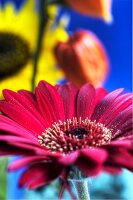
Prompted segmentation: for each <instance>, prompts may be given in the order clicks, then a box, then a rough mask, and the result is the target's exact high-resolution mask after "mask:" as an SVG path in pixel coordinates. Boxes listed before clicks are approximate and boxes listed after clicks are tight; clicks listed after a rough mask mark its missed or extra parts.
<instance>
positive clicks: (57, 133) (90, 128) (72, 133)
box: [38, 117, 112, 154]
mask: <svg viewBox="0 0 133 200" xmlns="http://www.w3.org/2000/svg"><path fill="white" fill-rule="evenodd" d="M111 138H112V132H111V130H110V129H108V128H106V127H105V126H104V125H103V124H102V123H96V121H91V120H89V119H88V118H86V119H84V120H82V119H81V117H80V118H79V119H77V118H73V119H68V120H67V121H66V122H61V121H59V122H58V123H54V124H52V128H47V129H46V130H45V131H44V132H43V133H42V135H40V136H39V137H38V140H39V142H40V144H41V145H42V146H44V147H45V148H47V149H48V150H49V151H51V152H62V153H64V154H67V153H70V152H72V151H75V150H77V149H82V148H88V147H96V146H102V145H105V144H108V143H109V142H110V140H111Z"/></svg>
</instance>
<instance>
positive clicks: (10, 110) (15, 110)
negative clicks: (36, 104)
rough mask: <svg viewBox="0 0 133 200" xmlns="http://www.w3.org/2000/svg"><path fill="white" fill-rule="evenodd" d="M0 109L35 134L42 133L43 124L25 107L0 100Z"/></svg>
mask: <svg viewBox="0 0 133 200" xmlns="http://www.w3.org/2000/svg"><path fill="white" fill-rule="evenodd" d="M0 110H1V111H2V112H3V113H4V114H6V115H7V116H8V117H10V118H11V119H13V120H14V121H16V122H17V123H18V124H20V125H22V126H23V127H25V128H27V129H28V130H30V131H32V132H33V133H34V134H35V135H38V134H40V133H42V132H43V131H44V129H45V126H44V125H42V123H41V122H40V121H39V120H38V119H37V118H36V117H35V116H34V115H33V114H32V113H31V112H29V111H28V110H27V109H26V108H22V107H20V106H18V105H15V104H13V103H11V102H6V101H0Z"/></svg>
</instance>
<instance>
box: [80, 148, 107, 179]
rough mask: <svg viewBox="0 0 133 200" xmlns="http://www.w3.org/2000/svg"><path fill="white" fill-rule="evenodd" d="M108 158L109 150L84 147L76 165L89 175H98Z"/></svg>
mask: <svg viewBox="0 0 133 200" xmlns="http://www.w3.org/2000/svg"><path fill="white" fill-rule="evenodd" d="M106 158H107V152H106V151H105V150H102V149H97V148H95V149H83V150H81V154H80V156H79V158H78V160H77V162H76V166H77V167H78V168H79V169H80V170H81V171H83V173H85V175H87V176H94V175H97V174H98V173H99V172H100V171H101V170H102V167H103V163H104V161H105V160H106Z"/></svg>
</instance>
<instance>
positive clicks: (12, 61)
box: [0, 32, 30, 79]
mask: <svg viewBox="0 0 133 200" xmlns="http://www.w3.org/2000/svg"><path fill="white" fill-rule="evenodd" d="M29 57H30V52H29V46H28V44H27V42H26V41H25V40H23V39H22V38H21V37H19V36H18V35H15V34H12V33H6V32H0V79H2V78H5V77H6V76H8V75H11V74H14V73H15V72H17V71H18V70H20V69H21V68H22V67H23V66H25V64H26V63H27V61H28V60H29Z"/></svg>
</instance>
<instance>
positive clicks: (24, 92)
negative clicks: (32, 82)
mask: <svg viewBox="0 0 133 200" xmlns="http://www.w3.org/2000/svg"><path fill="white" fill-rule="evenodd" d="M18 93H19V94H21V95H22V96H24V97H25V98H26V99H28V100H29V101H30V102H31V104H32V105H33V106H34V107H35V108H38V107H37V103H36V96H35V94H33V93H32V92H30V91H27V90H19V91H18Z"/></svg>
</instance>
